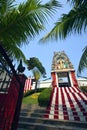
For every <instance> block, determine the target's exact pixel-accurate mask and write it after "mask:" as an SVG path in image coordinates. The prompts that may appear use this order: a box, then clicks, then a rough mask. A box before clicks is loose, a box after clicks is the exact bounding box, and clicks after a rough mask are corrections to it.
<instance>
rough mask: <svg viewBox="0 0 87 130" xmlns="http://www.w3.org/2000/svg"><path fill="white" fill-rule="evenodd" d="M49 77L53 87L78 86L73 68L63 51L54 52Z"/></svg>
mask: <svg viewBox="0 0 87 130" xmlns="http://www.w3.org/2000/svg"><path fill="white" fill-rule="evenodd" d="M51 75H52V86H53V87H72V86H78V83H77V80H76V76H75V70H74V67H73V65H72V63H71V62H70V60H69V58H68V57H67V55H66V54H65V52H64V51H62V52H54V56H53V60H52V68H51Z"/></svg>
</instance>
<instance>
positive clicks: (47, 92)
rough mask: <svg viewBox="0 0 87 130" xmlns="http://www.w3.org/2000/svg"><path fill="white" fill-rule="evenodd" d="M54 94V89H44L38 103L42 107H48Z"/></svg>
mask: <svg viewBox="0 0 87 130" xmlns="http://www.w3.org/2000/svg"><path fill="white" fill-rule="evenodd" d="M51 93H52V88H46V89H44V90H43V91H42V92H41V93H40V95H39V97H38V103H39V105H40V106H47V105H48V103H49V101H50V96H51Z"/></svg>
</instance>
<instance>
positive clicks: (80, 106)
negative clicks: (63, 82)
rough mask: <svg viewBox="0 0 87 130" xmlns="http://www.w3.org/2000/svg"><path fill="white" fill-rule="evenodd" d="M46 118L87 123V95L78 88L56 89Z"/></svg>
mask: <svg viewBox="0 0 87 130" xmlns="http://www.w3.org/2000/svg"><path fill="white" fill-rule="evenodd" d="M45 118H49V119H58V120H70V121H80V122H87V93H84V92H82V91H81V90H80V89H79V88H78V87H58V88H57V87H55V88H53V92H52V95H51V100H50V104H49V106H48V107H47V110H46V114H45Z"/></svg>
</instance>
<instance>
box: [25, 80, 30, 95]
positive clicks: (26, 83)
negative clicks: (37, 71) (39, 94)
mask: <svg viewBox="0 0 87 130" xmlns="http://www.w3.org/2000/svg"><path fill="white" fill-rule="evenodd" d="M31 83H32V79H31V78H28V79H26V81H25V86H24V93H26V92H27V91H29V90H31V89H32V85H31Z"/></svg>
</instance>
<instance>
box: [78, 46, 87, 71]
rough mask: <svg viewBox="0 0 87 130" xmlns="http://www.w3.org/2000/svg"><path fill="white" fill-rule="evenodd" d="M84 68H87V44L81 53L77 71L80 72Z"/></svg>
mask: <svg viewBox="0 0 87 130" xmlns="http://www.w3.org/2000/svg"><path fill="white" fill-rule="evenodd" d="M85 68H87V46H86V47H85V48H84V49H83V54H82V56H81V59H80V62H79V67H78V73H81V72H82V71H83V70H84V69H85Z"/></svg>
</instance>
